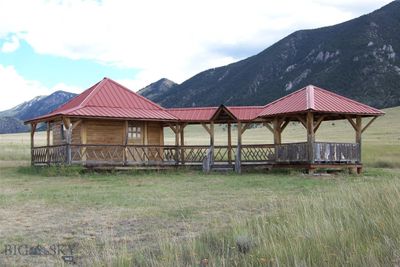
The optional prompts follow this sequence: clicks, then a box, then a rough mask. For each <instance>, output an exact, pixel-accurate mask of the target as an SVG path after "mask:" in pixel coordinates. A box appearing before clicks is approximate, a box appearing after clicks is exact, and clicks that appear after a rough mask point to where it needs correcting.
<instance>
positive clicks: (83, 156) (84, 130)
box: [81, 121, 128, 164]
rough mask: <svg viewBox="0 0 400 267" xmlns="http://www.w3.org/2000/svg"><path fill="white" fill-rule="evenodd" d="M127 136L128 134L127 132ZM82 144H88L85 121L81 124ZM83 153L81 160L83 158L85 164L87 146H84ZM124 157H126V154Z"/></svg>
mask: <svg viewBox="0 0 400 267" xmlns="http://www.w3.org/2000/svg"><path fill="white" fill-rule="evenodd" d="M126 125H128V121H126ZM124 130H125V129H124ZM126 131H128V130H126ZM125 136H127V134H126V135H125ZM81 144H82V145H86V144H87V125H86V123H85V122H84V121H83V122H82V125H81ZM124 154H125V153H124ZM81 155H82V158H81V160H82V162H83V164H85V163H86V160H87V156H86V147H82V150H81ZM124 159H125V155H124Z"/></svg>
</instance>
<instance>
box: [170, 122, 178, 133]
mask: <svg viewBox="0 0 400 267" xmlns="http://www.w3.org/2000/svg"><path fill="white" fill-rule="evenodd" d="M168 127H169V128H171V130H172V131H173V132H174V133H175V134H176V133H177V131H178V128H177V125H172V124H168Z"/></svg>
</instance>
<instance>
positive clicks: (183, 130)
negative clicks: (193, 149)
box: [180, 124, 186, 164]
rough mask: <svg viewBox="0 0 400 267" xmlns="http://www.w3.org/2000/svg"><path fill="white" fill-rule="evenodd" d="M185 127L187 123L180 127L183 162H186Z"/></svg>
mask: <svg viewBox="0 0 400 267" xmlns="http://www.w3.org/2000/svg"><path fill="white" fill-rule="evenodd" d="M185 127H186V124H182V125H181V127H180V135H181V162H182V164H185V148H184V146H185Z"/></svg>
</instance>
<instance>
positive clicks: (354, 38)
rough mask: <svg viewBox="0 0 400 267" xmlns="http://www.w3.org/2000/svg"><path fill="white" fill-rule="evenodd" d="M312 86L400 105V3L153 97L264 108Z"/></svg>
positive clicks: (166, 102)
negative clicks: (262, 106)
mask: <svg viewBox="0 0 400 267" xmlns="http://www.w3.org/2000/svg"><path fill="white" fill-rule="evenodd" d="M308 84H314V85H317V86H320V87H323V88H327V89H329V90H332V91H334V92H335V93H338V94H341V95H344V96H346V97H350V98H352V99H355V100H357V101H360V102H363V103H366V104H368V105H371V106H374V107H378V108H384V107H391V106H398V105H400V1H394V2H391V3H389V4H388V5H386V6H384V7H382V8H381V9H379V10H376V11H374V12H372V13H370V14H368V15H363V16H361V17H359V18H356V19H353V20H350V21H347V22H344V23H340V24H337V25H334V26H329V27H324V28H319V29H313V30H300V31H297V32H294V33H292V34H290V35H289V36H287V37H285V38H283V39H282V40H280V41H278V42H277V43H275V44H273V45H272V46H270V47H268V48H267V49H265V50H264V51H262V52H261V53H259V54H257V55H255V56H252V57H249V58H246V59H244V60H241V61H239V62H236V63H233V64H229V65H227V66H223V67H219V68H213V69H209V70H206V71H203V72H201V73H199V74H197V75H195V76H194V77H192V78H190V79H188V80H186V81H184V82H183V83H182V84H180V85H176V86H174V87H172V88H171V89H169V90H167V91H164V92H158V93H157V94H154V93H153V92H152V93H149V92H147V93H148V94H149V98H150V99H151V100H153V101H155V102H156V103H159V104H161V105H162V106H165V107H177V106H182V107H189V106H218V105H220V104H226V105H264V104H266V103H268V102H271V101H272V100H275V99H277V98H279V97H282V96H284V95H286V94H289V93H291V92H292V91H293V90H296V89H300V88H302V87H303V86H305V85H308Z"/></svg>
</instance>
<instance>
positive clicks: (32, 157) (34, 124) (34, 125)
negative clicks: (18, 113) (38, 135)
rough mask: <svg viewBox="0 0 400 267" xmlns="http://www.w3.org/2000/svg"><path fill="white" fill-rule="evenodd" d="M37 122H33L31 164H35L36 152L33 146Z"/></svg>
mask: <svg viewBox="0 0 400 267" xmlns="http://www.w3.org/2000/svg"><path fill="white" fill-rule="evenodd" d="M36 126H37V124H36V123H32V124H31V165H33V164H34V162H35V161H34V153H33V148H34V147H35V131H36Z"/></svg>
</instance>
